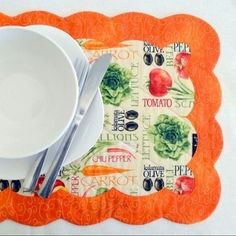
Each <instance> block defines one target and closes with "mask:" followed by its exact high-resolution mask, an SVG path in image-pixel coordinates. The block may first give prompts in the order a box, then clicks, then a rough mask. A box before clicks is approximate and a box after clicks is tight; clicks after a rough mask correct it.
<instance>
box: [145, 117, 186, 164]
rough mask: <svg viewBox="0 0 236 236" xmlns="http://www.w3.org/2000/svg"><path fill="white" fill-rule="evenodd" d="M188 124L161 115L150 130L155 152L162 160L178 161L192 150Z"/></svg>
mask: <svg viewBox="0 0 236 236" xmlns="http://www.w3.org/2000/svg"><path fill="white" fill-rule="evenodd" d="M189 132H190V127H189V125H188V124H186V123H184V122H183V121H181V120H179V119H178V118H176V117H174V116H168V115H164V114H162V115H160V116H159V117H158V118H157V122H156V123H155V125H154V126H152V127H151V128H150V130H149V134H150V135H151V138H152V141H154V150H155V152H156V153H157V154H158V155H159V156H160V157H162V158H171V159H173V160H178V159H179V158H180V157H181V156H182V155H183V154H184V153H187V152H188V151H189V148H190V142H189V141H188V136H189Z"/></svg>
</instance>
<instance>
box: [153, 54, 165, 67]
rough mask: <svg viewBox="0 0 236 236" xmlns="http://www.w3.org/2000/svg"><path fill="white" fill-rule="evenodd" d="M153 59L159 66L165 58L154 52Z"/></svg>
mask: <svg viewBox="0 0 236 236" xmlns="http://www.w3.org/2000/svg"><path fill="white" fill-rule="evenodd" d="M154 60H155V63H156V64H157V65H158V66H161V65H162V64H163V63H164V60H165V59H164V57H163V55H162V54H159V53H156V55H155V58H154Z"/></svg>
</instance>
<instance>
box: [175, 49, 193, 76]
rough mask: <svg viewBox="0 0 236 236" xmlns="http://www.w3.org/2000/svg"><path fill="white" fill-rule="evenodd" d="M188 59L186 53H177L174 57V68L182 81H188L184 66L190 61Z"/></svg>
mask: <svg viewBox="0 0 236 236" xmlns="http://www.w3.org/2000/svg"><path fill="white" fill-rule="evenodd" d="M190 57H191V54H189V53H187V52H181V53H178V54H177V55H176V57H175V62H174V67H175V70H176V72H177V74H178V75H179V77H180V78H182V79H188V77H189V75H188V71H187V69H186V66H187V64H188V62H189V60H190Z"/></svg>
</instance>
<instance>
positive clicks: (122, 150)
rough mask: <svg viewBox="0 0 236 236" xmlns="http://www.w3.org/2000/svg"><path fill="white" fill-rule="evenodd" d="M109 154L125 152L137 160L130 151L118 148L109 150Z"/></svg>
mask: <svg viewBox="0 0 236 236" xmlns="http://www.w3.org/2000/svg"><path fill="white" fill-rule="evenodd" d="M107 152H108V153H111V152H123V153H127V154H129V155H131V156H132V157H133V158H134V159H136V157H135V156H134V155H133V154H132V153H131V152H130V151H128V150H126V149H124V148H117V147H112V148H107Z"/></svg>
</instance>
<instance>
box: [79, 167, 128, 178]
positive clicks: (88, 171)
mask: <svg viewBox="0 0 236 236" xmlns="http://www.w3.org/2000/svg"><path fill="white" fill-rule="evenodd" d="M127 171H130V170H129V169H121V168H115V167H109V166H102V165H89V166H85V167H84V168H83V170H82V171H81V172H82V173H83V175H84V176H99V175H109V174H117V173H123V172H127Z"/></svg>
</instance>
